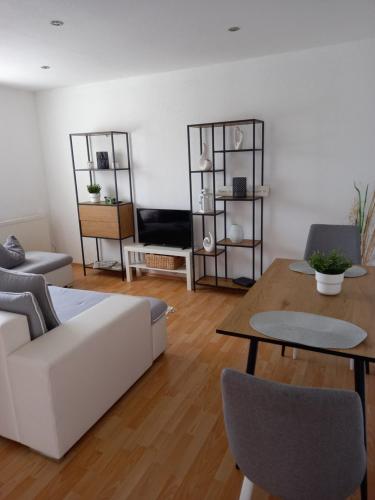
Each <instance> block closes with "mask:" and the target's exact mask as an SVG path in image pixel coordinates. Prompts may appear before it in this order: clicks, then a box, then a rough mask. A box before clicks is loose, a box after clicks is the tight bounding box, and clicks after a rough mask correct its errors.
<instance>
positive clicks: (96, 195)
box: [89, 193, 100, 203]
mask: <svg viewBox="0 0 375 500" xmlns="http://www.w3.org/2000/svg"><path fill="white" fill-rule="evenodd" d="M89 200H90V201H91V203H99V201H100V193H89Z"/></svg>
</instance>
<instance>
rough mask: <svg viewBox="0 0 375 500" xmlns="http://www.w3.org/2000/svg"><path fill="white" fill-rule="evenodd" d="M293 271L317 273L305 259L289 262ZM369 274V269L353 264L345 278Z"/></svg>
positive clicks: (346, 272)
mask: <svg viewBox="0 0 375 500" xmlns="http://www.w3.org/2000/svg"><path fill="white" fill-rule="evenodd" d="M289 269H290V270H291V271H296V272H297V273H303V274H315V271H314V269H313V268H312V267H311V266H310V264H309V263H308V262H306V261H305V260H298V261H296V262H292V263H290V264H289ZM365 274H367V270H366V269H365V268H364V267H361V266H352V267H350V268H349V269H347V270H346V271H345V278H359V277H360V276H364V275H365Z"/></svg>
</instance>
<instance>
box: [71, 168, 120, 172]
mask: <svg viewBox="0 0 375 500" xmlns="http://www.w3.org/2000/svg"><path fill="white" fill-rule="evenodd" d="M74 170H75V171H76V172H108V171H109V172H114V171H118V170H129V169H128V168H75V169H74Z"/></svg>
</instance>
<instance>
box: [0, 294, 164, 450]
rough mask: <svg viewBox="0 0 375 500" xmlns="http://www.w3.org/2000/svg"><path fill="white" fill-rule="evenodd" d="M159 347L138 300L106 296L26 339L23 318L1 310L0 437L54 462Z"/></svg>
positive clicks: (155, 328)
mask: <svg viewBox="0 0 375 500" xmlns="http://www.w3.org/2000/svg"><path fill="white" fill-rule="evenodd" d="M165 347H166V318H165V314H163V315H162V316H161V317H159V318H158V319H157V320H156V321H155V322H154V323H153V324H152V323H151V320H150V303H149V302H148V301H147V300H146V299H144V298H138V297H133V296H125V295H108V296H107V297H106V298H105V299H104V300H102V301H101V302H99V303H97V304H96V305H94V306H93V307H91V308H90V309H87V310H85V311H83V312H81V313H79V314H78V315H77V316H75V317H73V318H72V319H69V320H67V321H66V322H64V323H63V324H62V325H60V326H58V327H57V328H55V329H53V330H52V331H50V332H48V333H47V334H45V335H43V336H41V337H39V338H37V339H35V340H33V341H30V334H29V329H28V324H27V320H26V317H25V316H22V315H17V314H13V313H7V312H1V311H0V401H1V406H0V435H1V436H4V437H6V438H9V439H12V440H15V441H18V442H20V443H23V444H25V445H26V446H29V447H30V448H32V449H35V450H37V451H38V452H40V453H43V454H45V455H47V456H49V457H52V458H55V459H59V458H61V457H62V456H63V455H64V454H65V453H66V452H67V451H68V450H69V449H70V448H71V447H72V446H73V445H74V443H76V442H77V441H78V440H79V439H80V437H81V436H82V435H83V434H84V433H85V432H86V431H87V430H88V429H89V428H90V427H91V426H92V425H93V424H94V423H95V422H96V421H97V420H98V419H99V418H100V417H101V416H102V415H103V414H104V413H105V412H106V411H107V410H108V409H109V408H110V407H111V406H112V405H113V404H114V403H115V402H116V401H117V400H118V399H119V398H120V397H121V396H122V395H123V394H124V393H125V392H126V391H127V390H128V389H129V388H130V387H131V386H132V385H133V384H134V383H135V382H136V381H137V380H138V379H139V377H141V375H142V374H143V373H144V372H145V371H146V370H147V369H148V368H149V367H150V366H151V365H152V363H153V360H155V359H156V358H157V357H158V356H159V355H160V354H161V353H162V352H163V351H164V350H165Z"/></svg>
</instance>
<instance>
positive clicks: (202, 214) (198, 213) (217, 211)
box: [193, 210, 224, 217]
mask: <svg viewBox="0 0 375 500" xmlns="http://www.w3.org/2000/svg"><path fill="white" fill-rule="evenodd" d="M223 213H224V210H216V212H214V211H213V210H212V211H211V212H204V213H203V212H193V215H201V216H204V215H207V216H209V217H213V216H214V215H221V214H223Z"/></svg>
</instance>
